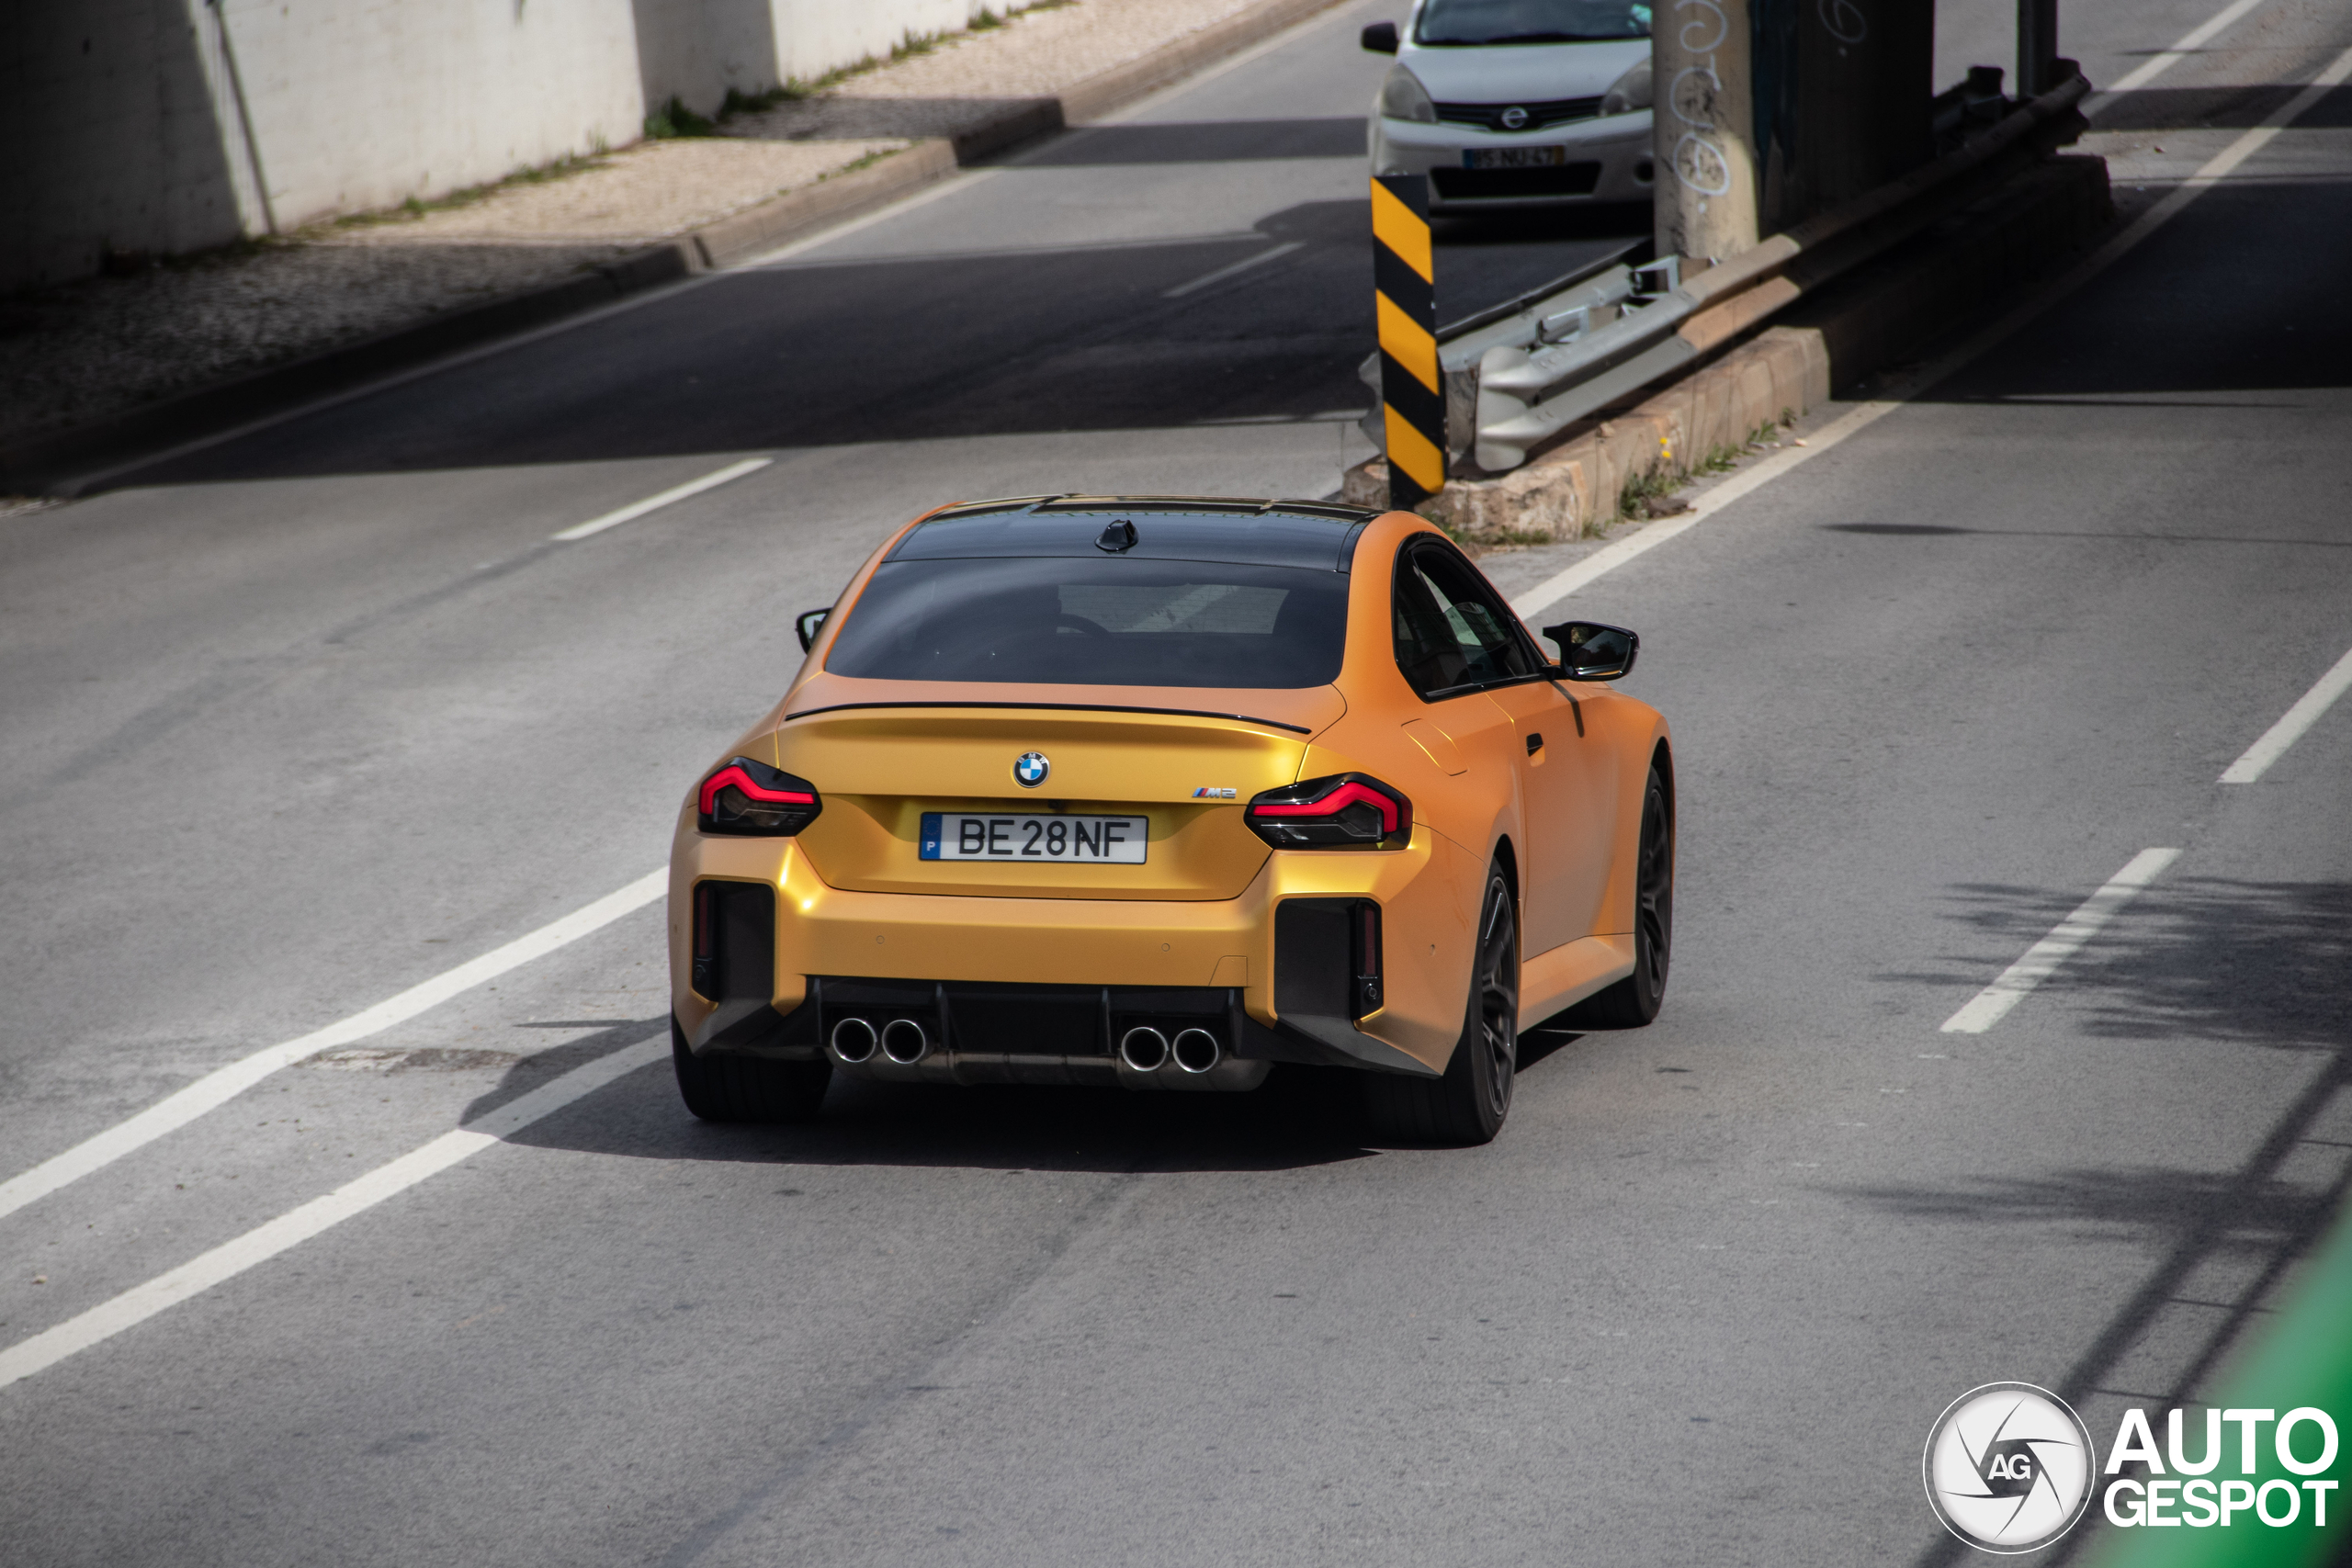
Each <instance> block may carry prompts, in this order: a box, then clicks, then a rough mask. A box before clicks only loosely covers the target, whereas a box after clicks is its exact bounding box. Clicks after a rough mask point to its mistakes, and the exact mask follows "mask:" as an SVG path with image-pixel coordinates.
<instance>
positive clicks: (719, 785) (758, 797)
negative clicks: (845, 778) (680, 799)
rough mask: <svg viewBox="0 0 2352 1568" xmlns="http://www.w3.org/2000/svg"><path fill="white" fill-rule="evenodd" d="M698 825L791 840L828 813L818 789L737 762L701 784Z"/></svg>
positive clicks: (747, 760)
mask: <svg viewBox="0 0 2352 1568" xmlns="http://www.w3.org/2000/svg"><path fill="white" fill-rule="evenodd" d="M695 806H696V807H697V810H696V818H697V821H696V824H695V825H696V826H697V827H699V828H700V829H702V830H703V831H704V832H706V833H732V834H741V835H744V836H747V837H760V838H779V839H788V838H790V837H792V835H794V834H795V833H797V832H799V831H800V829H803V828H806V827H807V826H809V823H811V822H814V821H815V820H816V819H817V816H818V814H819V813H820V812H821V811H823V810H824V809H825V803H824V801H823V800H822V799H821V798H820V796H819V795H818V794H817V786H816V785H815V784H810V783H809V781H808V780H807V779H803V778H795V777H794V776H793V775H792V774H790V773H785V772H783V771H782V770H780V769H777V768H771V767H769V766H768V765H767V764H766V763H765V762H762V761H757V760H755V759H753V758H751V757H735V758H731V759H729V761H728V762H727V765H726V766H724V767H722V768H720V769H719V770H718V772H716V773H712V774H711V775H710V776H709V777H708V778H707V779H705V780H703V781H702V788H701V789H700V790H699V791H697V792H696V795H695Z"/></svg>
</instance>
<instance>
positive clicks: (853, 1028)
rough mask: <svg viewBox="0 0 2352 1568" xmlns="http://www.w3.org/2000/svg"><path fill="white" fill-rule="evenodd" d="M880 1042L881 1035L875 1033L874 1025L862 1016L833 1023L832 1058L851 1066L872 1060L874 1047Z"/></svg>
mask: <svg viewBox="0 0 2352 1568" xmlns="http://www.w3.org/2000/svg"><path fill="white" fill-rule="evenodd" d="M881 1043H882V1037H881V1036H880V1035H878V1034H876V1033H875V1032H874V1026H873V1025H872V1024H870V1023H868V1022H866V1021H865V1020H864V1019H862V1018H845V1019H842V1021H840V1022H839V1023H836V1024H834V1025H833V1038H832V1042H831V1045H832V1053H833V1055H834V1058H835V1059H836V1060H839V1061H843V1062H847V1063H848V1064H849V1065H850V1066H857V1065H858V1064H860V1063H861V1062H870V1061H872V1060H873V1059H874V1052H875V1049H876V1047H877V1046H879V1045H880V1044H881Z"/></svg>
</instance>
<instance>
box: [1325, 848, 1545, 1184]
mask: <svg viewBox="0 0 2352 1568" xmlns="http://www.w3.org/2000/svg"><path fill="white" fill-rule="evenodd" d="M1518 1076H1519V910H1518V908H1517V906H1516V905H1515V904H1513V903H1512V901H1511V896H1510V883H1509V882H1507V881H1505V880H1504V877H1503V874H1502V872H1501V870H1500V868H1496V869H1494V870H1491V871H1489V872H1488V873H1487V897H1486V903H1485V906H1484V908H1482V910H1481V911H1480V913H1479V917H1478V953H1477V958H1476V962H1475V963H1474V964H1473V965H1472V967H1471V971H1470V995H1469V998H1468V1001H1467V1005H1466V1006H1465V1008H1464V1018H1463V1021H1462V1038H1461V1039H1460V1040H1459V1041H1458V1042H1456V1043H1455V1044H1454V1047H1453V1059H1452V1060H1450V1061H1449V1062H1447V1063H1446V1066H1445V1076H1444V1077H1441V1078H1420V1077H1404V1076H1403V1075H1401V1074H1391V1073H1368V1074H1366V1075H1364V1079H1363V1091H1364V1110H1365V1111H1366V1113H1367V1115H1368V1116H1369V1118H1370V1120H1371V1122H1372V1131H1373V1133H1374V1135H1375V1136H1380V1137H1388V1138H1396V1139H1398V1140H1401V1141H1406V1142H1411V1143H1430V1144H1483V1143H1487V1142H1489V1141H1491V1140H1492V1139H1493V1137H1494V1135H1495V1134H1497V1133H1499V1132H1501V1131H1502V1126H1503V1120H1504V1118H1505V1117H1507V1116H1509V1115H1510V1096H1511V1089H1512V1086H1513V1085H1514V1084H1515V1083H1516V1082H1517V1081H1518Z"/></svg>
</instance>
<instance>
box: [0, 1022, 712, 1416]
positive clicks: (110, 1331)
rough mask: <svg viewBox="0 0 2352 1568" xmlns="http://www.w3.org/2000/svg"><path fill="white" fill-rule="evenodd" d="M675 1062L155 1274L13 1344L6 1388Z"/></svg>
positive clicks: (560, 1081) (548, 1088)
mask: <svg viewBox="0 0 2352 1568" xmlns="http://www.w3.org/2000/svg"><path fill="white" fill-rule="evenodd" d="M669 1054H670V1043H669V1042H668V1041H667V1040H658V1041H656V1040H648V1041H644V1042H641V1043H639V1044H635V1045H630V1046H627V1047H625V1048H623V1049H621V1050H618V1051H616V1052H614V1053H613V1054H612V1055H609V1056H599V1057H598V1058H596V1060H594V1061H593V1062H590V1063H587V1064H586V1065H584V1066H578V1067H574V1068H572V1069H571V1071H570V1072H568V1073H566V1074H564V1075H563V1076H562V1077H560V1078H556V1079H554V1080H553V1081H552V1082H549V1083H544V1084H541V1085H540V1086H539V1087H538V1088H537V1089H533V1090H532V1091H531V1092H530V1093H528V1094H526V1095H524V1096H523V1097H522V1098H521V1099H519V1100H510V1101H509V1102H507V1103H506V1104H504V1105H502V1106H500V1107H499V1108H498V1109H497V1110H495V1111H492V1112H491V1113H490V1114H489V1115H487V1116H484V1117H482V1118H481V1120H480V1121H478V1122H469V1123H468V1124H467V1125H465V1126H463V1127H460V1128H458V1130H457V1131H455V1132H452V1133H444V1134H441V1135H440V1136H439V1137H437V1138H435V1139H434V1140H433V1141H432V1142H431V1143H429V1144H426V1145H424V1146H423V1147H421V1148H416V1149H412V1150H410V1151H409V1152H408V1153H407V1154H404V1155H402V1156H401V1157H400V1158H398V1159H396V1160H393V1161H392V1162H390V1164H389V1165H379V1166H378V1167H377V1168H375V1169H373V1170H371V1171H369V1172H368V1174H367V1175H365V1176H362V1177H360V1178H359V1179H357V1180H356V1181H350V1182H346V1183H345V1184H344V1185H343V1186H341V1187H338V1188H336V1189H335V1190H334V1191H332V1192H330V1193H328V1194H327V1195H326V1196H325V1197H323V1198H314V1199H312V1200H311V1201H309V1202H307V1203H305V1204H303V1205H302V1206H301V1207H300V1208H299V1209H296V1210H294V1211H292V1212H291V1213H284V1214H280V1215H279V1216H278V1217H277V1218H276V1219H274V1220H271V1221H270V1222H269V1223H268V1224H264V1225H260V1226H257V1227H255V1228H254V1229H253V1230H249V1231H247V1232H246V1233H245V1234H244V1235H241V1236H238V1237H237V1238H236V1239H235V1240H233V1241H228V1242H223V1243H222V1244H221V1245H220V1246H219V1247H214V1248H213V1249H212V1250H211V1251H209V1252H207V1253H204V1254H202V1255H200V1256H199V1257H197V1258H191V1259H189V1260H188V1261H187V1262H186V1263H183V1264H181V1265H180V1266H179V1267H178V1268H176V1269H171V1270H169V1271H167V1272H165V1273H162V1274H158V1275H156V1276H155V1278H153V1279H152V1280H148V1281H147V1282H146V1283H145V1284H143V1285H134V1286H132V1287H131V1288H130V1290H128V1291H125V1292H122V1294H120V1295H119V1296H117V1297H115V1298H114V1299H113V1300H111V1301H107V1302H101V1303H98V1304H97V1305H96V1306H94V1307H92V1308H91V1309H90V1310H89V1311H87V1312H85V1313H83V1314H80V1315H79V1316H76V1317H69V1318H67V1319H66V1320H65V1321H64V1322H63V1323H61V1324H59V1325H56V1326H55V1327H53V1328H50V1329H46V1330H44V1331H42V1332H41V1333H39V1334H36V1335H34V1336H33V1337H31V1338H29V1339H26V1340H23V1341H21V1342H19V1343H17V1344H15V1345H11V1346H10V1347H8V1348H6V1350H0V1388H6V1386H7V1385H8V1384H10V1383H12V1382H19V1381H21V1380H22V1379H25V1378H28V1377H31V1376H32V1375H33V1374H34V1373H35V1372H38V1371H43V1370H44V1369H46V1368H49V1367H53V1366H55V1365H56V1364H57V1363H58V1362H60V1361H62V1360H63V1359H65V1358H66V1357H68V1356H71V1355H73V1354H74V1352H76V1351H79V1350H86V1349H88V1348H90V1347H91V1346H93V1345H96V1344H99V1343H101V1342H102V1341H105V1340H107V1339H111V1338H113V1337H115V1336H116V1335H118V1334H120V1333H121V1332H122V1331H123V1330H124V1329H126V1328H130V1327H134V1326H136V1325H139V1324H141V1323H144V1322H146V1321H147V1320H148V1319H149V1318H151V1317H153V1316H154V1315H155V1314H157V1313H160V1312H163V1311H164V1310H165V1309H167V1308H170V1307H174V1306H177V1305H178V1304H179V1303H182V1302H184V1301H187V1299H188V1298H189V1297H190V1296H195V1295H200V1294H202V1293H203V1292H206V1291H209V1290H210V1289H211V1288H212V1287H213V1286H215V1285H218V1284H220V1282H221V1281H223V1280H232V1279H234V1278H236V1277H237V1276H238V1275H240V1274H242V1273H243V1272H244V1271H245V1270H246V1269H251V1268H253V1267H254V1266H255V1265H256V1264H261V1263H266V1262H268V1261H269V1260H270V1259H271V1258H275V1257H277V1255H278V1254H279V1253H281V1252H284V1251H286V1250H288V1248H289V1247H298V1246H300V1245H301V1244H302V1243H303V1242H306V1241H308V1240H310V1239H311V1237H312V1236H314V1235H318V1234H319V1233H320V1232H322V1231H324V1230H328V1229H331V1228H332V1227H334V1226H335V1225H339V1224H342V1223H343V1222H344V1221H345V1220H347V1219H349V1218H351V1217H352V1216H353V1215H354V1214H359V1213H366V1212H367V1211H368V1210H369V1209H372V1208H374V1207H375V1206H376V1205H377V1204H379V1203H380V1202H382V1201H384V1200H385V1199H387V1198H390V1197H393V1196H396V1195H397V1194H399V1193H401V1192H405V1191H406V1190H409V1189H410V1188H412V1187H413V1186H415V1185H416V1184H417V1183H418V1182H420V1181H423V1180H424V1179H425V1178H427V1177H429V1176H433V1175H435V1174H436V1173H438V1172H440V1171H444V1170H447V1169H448V1168H450V1167H451V1166H453V1165H456V1164H457V1163H458V1161H460V1160H462V1159H466V1158H468V1157H469V1156H473V1155H477V1154H480V1153H481V1151H482V1150H484V1149H486V1148H488V1147H490V1146H491V1145H492V1144H495V1143H498V1142H500V1141H502V1140H503V1139H505V1138H507V1137H509V1136H511V1135H512V1134H515V1132H517V1131H519V1130H520V1129H522V1128H524V1127H527V1126H529V1125H530V1124H531V1123H532V1122H537V1121H538V1120H539V1119H540V1118H541V1117H543V1116H547V1115H550V1114H552V1113H553V1112H555V1111H560V1110H562V1109H563V1108H564V1107H565V1106H567V1105H570V1104H571V1102H572V1101H573V1100H579V1099H581V1098H582V1097H583V1096H586V1095H590V1094H593V1093H594V1092H595V1091H596V1090H598V1089H602V1088H604V1087H605V1085H606V1084H609V1083H611V1082H612V1081H613V1080H614V1079H616V1078H618V1077H622V1076H624V1075H625V1074H628V1073H633V1072H635V1071H636V1070H637V1069H638V1068H639V1067H642V1066H647V1065H649V1064H650V1063H653V1062H657V1061H660V1060H661V1059H662V1057H664V1056H666V1055H669Z"/></svg>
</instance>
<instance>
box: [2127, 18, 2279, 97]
mask: <svg viewBox="0 0 2352 1568" xmlns="http://www.w3.org/2000/svg"><path fill="white" fill-rule="evenodd" d="M2261 4H2262V0H2236V3H2235V4H2233V5H2230V6H2223V7H2222V9H2221V10H2219V11H2216V12H2214V13H2213V15H2212V16H2211V17H2207V18H2206V19H2205V20H2204V21H2203V22H2200V23H2199V24H2198V25H2197V26H2196V27H2194V28H2189V29H2188V31H2187V32H2185V33H2183V34H2182V35H2181V37H2180V41H2179V42H2178V43H2176V44H2174V45H2173V46H2172V47H2171V48H2170V49H2167V50H2165V51H2161V52H2159V53H2156V54H2154V55H2151V56H2149V57H2148V58H2147V59H2146V60H2143V61H2142V62H2140V64H2139V65H2138V67H2137V68H2135V69H2134V70H2132V71H2131V72H2130V73H2128V74H2126V75H2124V76H2122V77H2121V78H2120V79H2119V80H2118V81H2117V82H2116V84H2115V85H2113V86H2112V87H2109V88H2107V89H2106V90H2104V91H2103V92H2101V93H2100V94H2098V98H2099V99H2100V101H2101V102H2104V101H2105V100H2106V99H2108V98H2111V97H2113V96H2115V95H2116V94H2118V93H2129V92H2131V91H2132V90H2133V89H2134V88H2138V87H2144V86H2146V85H2148V84H2149V83H2151V82H2153V81H2154V80H2155V79H2156V78H2157V77H2159V76H2161V75H2163V74H2164V73H2165V72H2167V71H2169V70H2171V69H2172V68H2173V67H2174V66H2176V65H2177V64H2179V63H2180V62H2181V61H2182V60H2184V59H2186V58H2187V57H2188V55H2189V53H2190V52H2191V51H2195V50H2199V49H2202V48H2203V47H2204V46H2205V43H2206V41H2207V40H2208V39H2211V38H2212V37H2213V35H2214V34H2216V33H2218V32H2220V31H2221V30H2222V28H2226V27H2228V26H2229V25H2230V24H2231V23H2233V22H2235V21H2236V20H2238V18H2240V17H2244V16H2245V14H2246V13H2247V12H2248V11H2251V10H2253V9H2254V8H2255V7H2256V6H2259V5H2261ZM2084 107H2085V108H2086V110H2088V109H2092V108H2096V107H2098V105H2097V104H2089V105H2086V106H2084Z"/></svg>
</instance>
